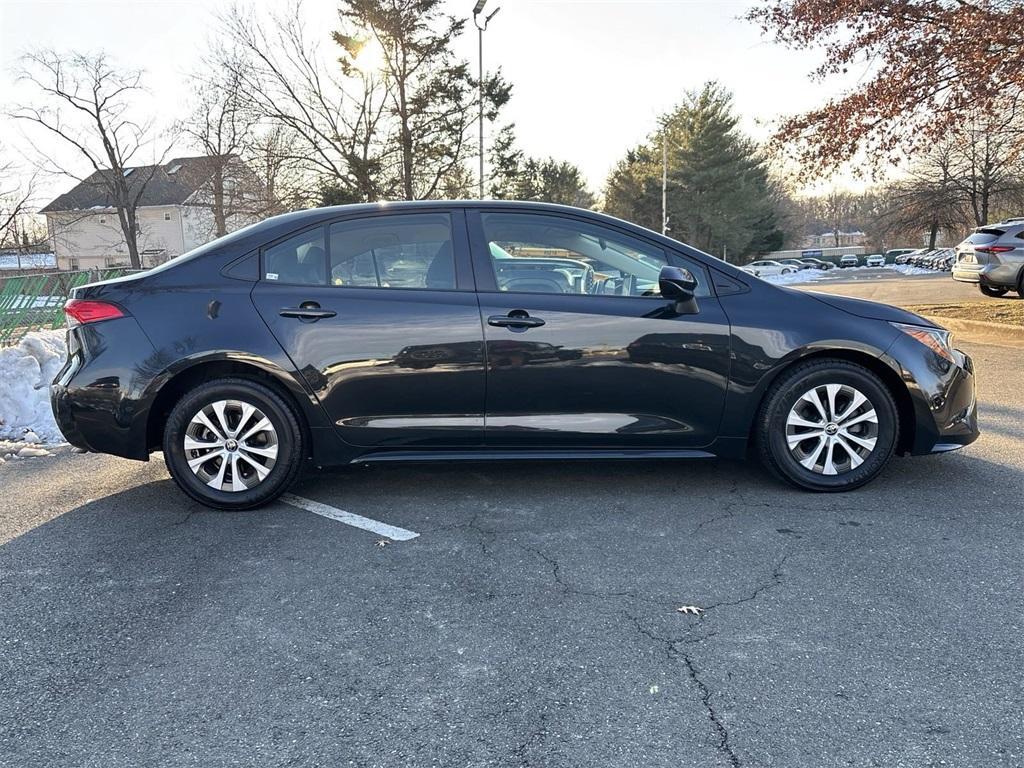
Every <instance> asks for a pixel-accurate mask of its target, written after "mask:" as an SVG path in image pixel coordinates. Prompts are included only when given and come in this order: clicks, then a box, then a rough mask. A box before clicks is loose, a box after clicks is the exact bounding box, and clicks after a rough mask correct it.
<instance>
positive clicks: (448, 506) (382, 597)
mask: <svg viewBox="0 0 1024 768" xmlns="http://www.w3.org/2000/svg"><path fill="white" fill-rule="evenodd" d="M931 279H932V278H925V280H931ZM946 280H948V277H947V278H946ZM896 282H906V283H908V284H909V283H911V282H914V284H915V285H917V283H916V281H909V280H907V281H896ZM949 282H952V281H949ZM851 285H852V284H851ZM894 290H897V291H898V290H899V288H898V287H897V288H896V289H894ZM935 290H946V287H945V285H944V284H943V285H940V284H939V283H938V282H936V283H935ZM857 291H858V289H857V288H856V286H855V285H852V287H851V286H846V289H845V290H844V292H847V293H857ZM859 295H863V294H859ZM961 346H962V347H963V348H964V349H965V350H966V351H967V352H968V353H970V354H971V355H973V356H974V358H975V362H976V365H977V368H978V370H979V387H980V403H981V418H982V428H983V430H984V435H983V437H982V438H981V440H979V442H977V443H975V444H974V445H973V446H971V447H969V448H967V449H965V450H964V451H962V452H960V453H958V454H955V455H946V456H937V457H927V458H918V459H902V460H897V461H895V462H893V464H892V465H891V466H890V468H889V469H888V470H887V471H886V472H885V474H884V475H883V476H882V477H881V478H880V479H879V480H878V481H876V482H875V483H874V484H872V485H871V486H869V487H867V488H864V489H861V490H859V491H856V492H854V493H850V494H845V495H829V496H825V495H809V494H805V493H801V492H798V491H795V490H791V489H789V488H787V487H785V486H782V485H779V484H778V483H777V482H775V481H774V480H772V479H770V478H769V477H768V476H767V475H766V474H765V473H764V472H763V471H761V470H760V469H759V468H758V467H756V466H755V465H753V464H744V463H738V462H717V461H711V462H705V463H700V462H689V463H684V462H658V463H650V464H643V463H615V464H581V463H562V464H557V465H553V464H549V465H542V464H536V463H522V464H493V465H490V464H468V465H442V466H377V467H370V468H366V467H363V468H351V469H345V470H340V471H333V472H330V473H325V474H323V475H321V476H317V477H309V478H306V479H305V480H303V481H302V482H301V483H300V484H299V485H298V486H297V487H296V488H295V489H294V493H295V494H296V496H298V497H301V499H305V500H308V501H312V502H317V503H318V504H321V505H327V506H326V507H318V506H317V505H316V504H309V503H305V504H304V506H306V507H307V508H306V509H303V508H301V507H302V506H303V503H299V505H298V506H296V505H294V504H287V503H278V504H275V505H274V506H272V507H270V508H267V509H265V510H261V511H258V512H253V513H240V514H224V513H216V512H211V511H208V510H206V509H204V508H202V507H199V506H197V505H196V504H194V503H192V502H190V501H189V500H187V499H186V497H184V496H183V495H182V494H180V493H178V492H177V491H176V490H175V489H174V487H173V486H172V484H171V481H170V480H169V479H168V477H167V474H166V471H165V470H164V468H163V466H162V464H161V463H160V462H159V461H154V462H151V463H149V464H147V465H142V464H137V463H132V462H127V461H120V460H117V459H113V458H108V457H103V456H94V455H79V454H73V453H70V452H69V451H61V452H59V455H58V456H57V457H56V458H45V459H32V460H24V461H11V462H8V463H7V464H6V465H4V466H2V467H0V492H2V499H3V501H2V502H0V504H2V505H3V506H2V509H3V510H4V511H3V514H0V542H3V543H2V544H0V607H2V611H0V644H2V645H0V765H3V766H18V767H19V768H21V767H28V766H72V765H73V766H104V768H106V767H108V766H138V765H161V766H178V765H181V766H187V765H200V766H221V765H258V766H285V765H287V766H319V765H332V766H335V765H336V766H348V765H351V766H366V767H367V768H370V767H372V768H378V767H381V768H384V767H387V768H390V767H391V766H453V767H458V768H462V767H464V766H465V767H468V766H543V767H544V768H555V767H562V766H565V767H568V766H608V767H611V766H616V767H618V766H670V765H671V766H718V765H721V766H785V767H787V768H789V767H792V766H832V765H836V766H839V765H843V766H886V767H887V768H888V767H890V766H942V765H948V766H967V765H970V766H1019V765H1021V764H1022V763H1024V685H1022V682H1024V681H1022V677H1024V674H1022V672H1021V670H1022V668H1024V648H1022V643H1021V634H1022V629H1024V596H1022V590H1021V586H1022V583H1024V578H1022V576H1024V569H1022V566H1021V553H1022V551H1024V514H1022V503H1021V499H1022V497H1024V386H1022V385H1024V373H1022V368H1021V365H1020V361H1021V354H1022V352H1021V350H1020V349H1017V348H1010V347H1002V346H995V345H980V344H972V343H965V344H962V345H961ZM309 508H314V509H318V510H320V512H323V513H326V514H328V515H331V514H333V513H332V512H331V511H330V510H335V511H336V512H338V513H339V514H336V515H334V519H332V517H329V516H324V515H323V514H317V513H315V512H312V511H309ZM340 512H347V513H352V514H355V515H362V516H365V517H367V518H372V519H373V520H376V521H381V522H384V523H387V524H390V525H392V526H398V527H400V528H402V529H404V530H406V531H408V532H410V533H415V534H418V535H417V536H415V537H414V538H408V539H407V540H393V541H391V543H387V544H385V545H383V546H381V542H382V541H385V539H384V538H383V537H382V536H381V535H380V534H379V533H374V532H373V531H370V530H364V529H362V528H358V527H353V526H351V525H347V524H345V523H343V522H340V521H339V520H338V519H336V518H338V517H343V515H341V514H340ZM357 522H358V521H357ZM683 606H694V607H696V608H699V609H701V610H700V612H699V613H697V614H696V615H694V614H693V613H683V612H680V611H679V608H681V607H683Z"/></svg>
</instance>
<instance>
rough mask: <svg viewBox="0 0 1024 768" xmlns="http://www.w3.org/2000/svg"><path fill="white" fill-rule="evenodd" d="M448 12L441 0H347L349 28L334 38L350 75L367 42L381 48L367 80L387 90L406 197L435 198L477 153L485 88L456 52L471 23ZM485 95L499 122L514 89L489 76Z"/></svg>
mask: <svg viewBox="0 0 1024 768" xmlns="http://www.w3.org/2000/svg"><path fill="white" fill-rule="evenodd" d="M442 8H443V2H442V0H344V2H342V4H341V8H340V10H339V15H340V17H341V21H342V26H343V29H342V30H341V31H338V32H335V33H334V34H333V37H334V40H335V42H336V43H338V45H339V46H340V47H341V50H342V55H341V59H340V61H341V66H342V70H343V71H344V72H345V73H347V74H350V73H352V72H354V71H356V70H359V69H360V66H363V67H364V68H365V63H363V62H361V61H360V54H361V53H362V51H363V49H364V48H365V47H366V46H367V45H372V46H375V47H379V51H380V54H381V56H380V59H381V60H380V61H379V62H374V65H375V66H377V67H378V68H379V78H363V83H364V87H366V88H384V89H386V92H387V95H386V99H385V101H386V105H387V106H386V114H387V116H388V118H389V120H387V121H386V122H385V123H384V124H382V125H381V126H380V130H381V132H382V133H385V134H386V135H387V136H388V139H389V143H390V144H391V145H392V146H391V149H392V155H393V158H394V162H393V167H394V169H395V172H396V173H395V175H396V177H397V180H398V187H399V189H400V192H401V195H402V197H404V198H405V199H406V200H416V199H422V198H431V197H436V196H437V195H438V194H439V193H440V191H441V188H442V186H444V185H445V184H447V183H450V181H451V179H452V178H453V174H455V175H456V176H457V175H459V174H460V173H461V171H460V170H459V169H460V168H461V167H462V166H464V164H465V161H466V160H467V159H468V158H469V157H471V156H472V153H473V145H472V141H471V139H472V136H471V134H472V128H473V127H474V125H475V122H474V121H475V120H476V117H477V105H478V104H479V101H478V96H477V93H478V86H479V83H478V81H477V80H476V78H474V77H473V75H472V74H471V71H470V67H469V64H468V62H467V61H465V60H461V59H457V58H455V56H454V54H453V53H452V45H453V43H454V41H455V39H456V38H457V37H458V36H459V35H460V34H461V33H462V31H463V28H464V26H465V20H462V19H456V18H455V17H453V16H448V15H445V14H444V13H443V12H442ZM483 93H484V98H483V101H484V116H485V118H486V119H488V120H494V119H495V118H496V117H497V115H498V111H499V110H500V109H501V107H502V106H503V105H504V104H505V103H506V102H507V101H508V99H509V96H510V94H511V86H510V85H509V84H508V83H506V82H505V80H504V79H503V78H502V77H501V75H500V73H499V74H495V75H491V76H488V77H486V78H485V80H484V82H483ZM365 102H366V99H364V103H365Z"/></svg>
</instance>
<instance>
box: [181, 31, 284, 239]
mask: <svg viewBox="0 0 1024 768" xmlns="http://www.w3.org/2000/svg"><path fill="white" fill-rule="evenodd" d="M236 58H237V57H233V56H232V55H231V53H230V52H229V51H225V50H223V49H220V50H219V53H218V55H217V57H216V59H217V60H219V61H221V62H223V61H231V60H234V59H236ZM204 63H205V69H204V74H203V75H197V76H194V77H193V78H192V80H193V82H194V84H195V89H194V94H195V96H194V99H193V102H192V110H191V112H190V114H189V115H188V117H187V118H185V119H184V120H181V121H179V122H178V123H177V125H176V133H178V134H179V135H180V136H182V137H184V138H185V139H186V140H187V141H188V142H189V143H190V144H191V145H192V146H194V147H195V148H196V149H198V150H199V151H200V152H202V153H203V155H204V158H205V160H204V162H203V163H202V165H201V168H202V171H203V173H205V174H206V175H207V178H205V179H203V180H201V183H200V186H199V188H198V190H197V192H198V194H197V195H195V196H194V198H193V203H192V205H194V206H198V207H201V208H203V209H205V210H208V211H209V212H210V214H211V218H212V221H213V231H212V232H211V234H212V235H213V236H214V237H222V236H223V235H226V234H227V233H228V230H229V228H237V225H236V227H231V226H230V225H231V223H232V221H233V220H238V219H242V220H245V221H247V220H251V219H253V218H257V217H262V216H265V215H267V213H269V212H270V209H271V208H272V203H271V201H270V199H269V198H268V195H267V193H266V189H265V187H264V184H263V183H262V181H261V179H260V177H259V175H258V174H256V173H254V172H253V171H252V170H250V169H249V168H248V166H247V165H246V164H245V163H244V161H243V156H244V155H245V154H246V153H248V152H249V151H250V150H251V149H252V147H253V144H254V142H255V140H256V130H257V125H256V123H257V120H258V117H257V115H256V113H255V111H254V110H253V109H252V108H251V106H250V104H249V102H248V100H247V99H246V98H245V96H244V94H243V92H242V83H241V75H240V72H241V70H242V67H241V66H238V65H235V66H230V67H221V66H217V62H216V61H213V60H211V61H206V62H204Z"/></svg>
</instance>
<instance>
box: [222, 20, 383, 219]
mask: <svg viewBox="0 0 1024 768" xmlns="http://www.w3.org/2000/svg"><path fill="white" fill-rule="evenodd" d="M221 24H222V28H223V33H224V37H225V38H226V40H227V43H228V44H229V45H230V46H231V47H230V48H229V49H228V48H226V49H224V50H225V51H227V50H230V55H226V56H224V55H222V56H221V57H220V58H219V61H218V65H219V66H220V67H221V68H223V69H224V70H225V71H227V72H231V73H232V76H234V77H236V78H237V83H238V88H239V93H240V94H241V97H242V98H243V99H244V100H245V102H246V103H247V104H248V105H249V106H250V107H251V108H252V109H253V110H255V111H256V113H257V114H258V115H259V117H260V118H261V119H262V120H263V121H265V122H267V123H269V124H271V125H276V126H280V127H281V128H283V129H284V133H282V134H278V137H277V138H283V137H284V136H285V135H286V134H287V138H288V143H287V144H286V145H285V144H281V143H280V142H278V146H280V147H284V146H287V147H288V148H289V149H290V150H291V152H290V153H289V154H287V155H284V156H282V157H281V158H279V159H280V160H281V161H282V162H283V163H301V164H303V165H304V166H305V167H306V168H307V169H308V170H309V171H310V172H312V173H313V174H314V175H316V176H317V177H319V178H320V179H321V181H322V183H326V184H331V185H334V186H336V187H338V188H340V189H342V190H343V191H344V192H345V194H346V195H347V196H348V197H351V198H352V199H353V200H367V201H372V200H377V199H380V198H381V197H386V196H388V195H389V193H390V191H391V190H390V188H389V186H388V181H387V179H386V175H385V174H384V173H383V170H384V168H385V164H386V163H385V159H384V156H383V154H384V152H385V151H386V150H385V146H384V141H383V137H382V135H381V131H380V130H379V129H378V124H379V121H380V120H381V117H382V115H383V112H384V109H385V105H386V93H385V91H384V87H385V86H384V85H383V83H382V82H381V81H380V79H379V78H377V77H376V75H375V74H374V73H372V72H365V73H364V72H362V71H360V70H358V69H350V70H347V71H348V74H349V77H348V78H347V82H346V80H345V78H343V77H342V75H344V74H345V71H343V68H342V67H340V66H337V65H335V66H334V67H333V68H329V67H327V66H326V65H325V63H324V62H323V60H322V56H321V53H320V48H319V45H318V44H317V43H316V42H315V41H314V40H311V39H310V36H309V35H308V33H307V31H306V28H305V25H304V24H303V22H302V6H301V0H294V2H292V3H291V4H290V5H289V6H288V8H287V9H286V10H285V11H284V12H283V13H281V14H279V15H271V16H270V17H269V19H268V20H266V21H263V20H260V19H258V18H256V17H255V15H254V13H253V12H252V10H251V9H249V8H246V7H244V6H242V5H237V4H236V5H232V6H230V7H229V9H228V11H227V12H226V13H225V14H223V15H222V16H221ZM346 86H352V92H351V93H350V92H349V90H348V89H347V87H346ZM265 146H266V145H265Z"/></svg>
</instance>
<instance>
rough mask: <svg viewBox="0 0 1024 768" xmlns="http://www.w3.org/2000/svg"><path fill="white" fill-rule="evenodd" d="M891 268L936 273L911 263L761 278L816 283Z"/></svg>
mask: <svg viewBox="0 0 1024 768" xmlns="http://www.w3.org/2000/svg"><path fill="white" fill-rule="evenodd" d="M869 269H870V270H879V269H884V270H889V271H891V272H895V273H897V274H900V275H935V274H940V273H937V272H936V271H935V270H934V269H923V268H921V267H913V266H910V265H909V264H886V265H885V266H884V267H845V268H841V269H838V271H837V270H836V269H830V270H827V271H826V270H823V269H802V270H800V271H799V272H791V273H790V274H788V275H762V276H761V279H762V280H764V281H765V282H768V283H772V284H773V285H794V284H796V283H814V282H817V281H818V280H822V279H832V278H835V277H839V276H843V275H846V274H855V273H857V272H862V271H864V270H869Z"/></svg>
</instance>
